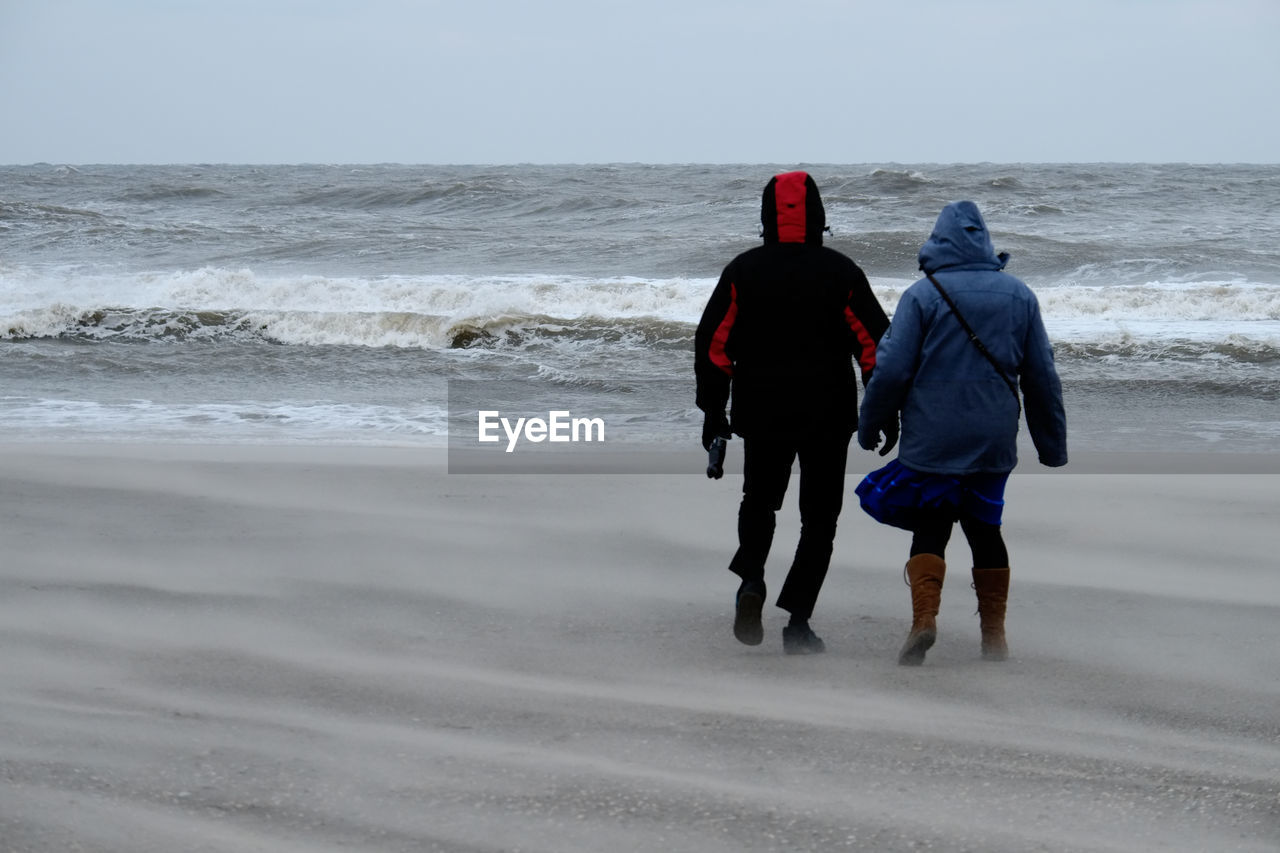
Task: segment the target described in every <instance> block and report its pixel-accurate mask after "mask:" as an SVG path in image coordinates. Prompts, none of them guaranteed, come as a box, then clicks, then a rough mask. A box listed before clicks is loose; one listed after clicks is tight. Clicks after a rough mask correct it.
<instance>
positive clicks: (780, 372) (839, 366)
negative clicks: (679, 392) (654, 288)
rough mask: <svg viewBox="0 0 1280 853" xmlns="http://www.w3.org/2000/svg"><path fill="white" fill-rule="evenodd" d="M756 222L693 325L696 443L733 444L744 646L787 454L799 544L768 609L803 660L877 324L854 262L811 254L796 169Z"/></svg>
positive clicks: (813, 219)
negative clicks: (699, 418)
mask: <svg viewBox="0 0 1280 853" xmlns="http://www.w3.org/2000/svg"><path fill="white" fill-rule="evenodd" d="M760 219H761V222H762V223H763V225H764V245H763V246H757V247H756V248H754V249H751V250H749V251H746V252H743V253H742V254H741V255H739V256H738V257H736V258H734V259H733V260H732V261H731V262H730V263H729V265H728V266H727V267H725V269H724V272H723V273H722V274H721V276H720V281H719V283H718V284H717V285H716V288H715V291H714V292H713V293H712V294H711V299H710V300H709V301H708V303H707V307H706V310H705V311H703V314H702V320H701V322H700V323H699V324H698V332H697V337H696V348H697V352H696V354H695V357H694V372H695V374H696V376H697V384H698V397H697V403H698V408H699V409H701V410H702V411H703V412H704V414H705V422H704V425H703V429H702V445H703V448H704V449H710V447H711V443H712V441H713V440H714V439H715V438H717V437H724V438H728V437H729V436H730V434H731V432H732V433H737V434H738V435H740V436H741V437H742V439H743V445H744V449H743V483H742V504H741V506H740V507H739V509H738V550H737V553H735V554H734V556H733V560H732V562H730V564H729V570H730V571H731V572H733V573H734V574H736V575H738V576H739V577H740V578H741V579H742V583H741V585H740V586H739V588H738V595H737V602H736V608H735V610H736V613H735V617H734V626H733V630H734V636H736V637H737V638H738V639H739V640H740V641H742V642H743V643H746V644H748V645H758V644H759V643H760V642H762V640H763V639H764V632H763V628H762V626H761V610H762V608H763V606H764V600H765V594H766V591H765V583H764V565H765V559H766V558H767V557H768V555H769V547H770V545H771V544H772V543H773V531H774V524H775V514H776V513H777V511H778V510H779V509H781V507H782V498H783V495H784V494H785V493H786V490H787V482H788V480H789V479H790V476H791V466H792V464H793V463H794V462H795V460H796V458H797V457H798V458H799V460H800V520H801V531H800V542H799V545H798V546H797V548H796V554H795V559H794V561H793V562H792V564H791V570H790V572H789V573H788V574H787V579H786V582H785V583H784V584H783V587H782V592H781V594H779V596H778V607H780V608H782V609H783V610H786V611H789V612H790V613H791V621H790V624H788V625H787V626H786V627H785V628H784V629H783V632H782V639H783V650H784V651H785V652H786V653H787V654H812V653H815V652H821V651H824V650H825V647H824V645H823V642H822V640H821V639H820V638H819V637H818V636H817V635H815V634H814V633H813V631H812V629H811V628H810V627H809V618H810V617H811V616H812V615H813V607H814V604H815V602H816V601H817V599H818V592H819V591H820V590H821V589H822V582H823V580H824V579H825V578H826V575H827V567H828V565H829V564H830V562H831V552H832V546H833V543H834V541H835V535H836V521H837V519H838V518H839V516H840V509H841V506H842V504H843V501H844V469H845V460H846V458H847V456H848V450H849V441H850V439H851V438H852V436H853V434H854V432H856V430H857V426H858V396H857V395H858V391H857V378H858V374H859V373H861V375H862V380H863V384H864V385H865V384H866V382H867V381H868V380H869V379H870V378H871V371H872V369H873V368H874V367H875V363H876V343H877V342H878V341H879V340H880V336H881V335H883V334H884V331H885V329H886V328H888V325H889V321H888V319H887V318H886V317H885V313H884V310H883V309H882V308H881V307H880V304H879V302H877V301H876V298H875V295H874V294H873V293H872V292H871V286H870V284H869V283H868V282H867V277H866V275H865V274H863V272H862V270H861V269H859V268H858V266H857V264H855V263H854V262H853V261H851V260H850V259H849V258H848V257H846V256H845V255H843V254H841V253H840V252H837V251H836V250H835V249H831V248H829V247H825V246H823V245H822V234H823V231H825V230H826V213H825V211H824V210H823V207H822V198H821V197H820V196H819V194H818V187H817V184H815V183H814V180H813V178H812V177H810V176H809V175H808V174H807V173H805V172H788V173H786V174H782V175H777V176H776V177H774V178H773V179H771V180H770V181H769V184H768V185H767V186H766V187H765V189H764V201H763V204H762V206H761V211H760ZM855 363H856V365H857V366H856V369H855V366H854V365H855ZM730 390H732V395H733V405H732V410H731V413H730V416H729V417H726V416H725V407H726V405H727V404H728V402H729V397H730ZM893 440H896V437H893V436H891V437H890V440H889V441H887V442H886V444H887V445H888V446H887V447H885V448H884V450H883V451H882V453H884V452H887V451H888V450H889V449H890V447H892V441H893Z"/></svg>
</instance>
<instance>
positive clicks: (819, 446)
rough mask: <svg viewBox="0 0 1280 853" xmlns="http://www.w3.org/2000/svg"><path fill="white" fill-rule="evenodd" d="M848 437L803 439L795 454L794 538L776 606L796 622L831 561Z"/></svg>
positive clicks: (809, 607)
mask: <svg viewBox="0 0 1280 853" xmlns="http://www.w3.org/2000/svg"><path fill="white" fill-rule="evenodd" d="M849 441H850V438H849V437H846V436H839V435H837V436H834V437H831V438H826V439H821V440H816V441H811V442H806V443H805V445H803V446H802V447H801V448H800V449H799V457H800V541H799V543H798V544H797V545H796V553H795V558H794V559H793V560H792V562H791V570H790V571H789V572H787V580H786V582H785V583H784V584H783V586H782V592H781V593H780V594H779V595H778V606H779V607H781V608H782V609H783V610H786V611H788V612H789V613H791V615H792V616H793V617H795V618H796V619H798V620H800V621H807V620H808V619H809V617H810V616H812V615H813V608H814V605H815V604H816V603H817V601H818V594H819V593H820V592H821V591H822V584H823V582H824V581H825V580H826V577H827V569H828V568H829V567H830V565H831V552H832V550H833V548H834V545H835V538H836V523H837V522H838V521H839V519H840V510H841V508H842V507H843V505H844V484H845V478H844V468H845V461H846V459H847V458H848V454H849Z"/></svg>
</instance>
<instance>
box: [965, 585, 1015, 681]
mask: <svg viewBox="0 0 1280 853" xmlns="http://www.w3.org/2000/svg"><path fill="white" fill-rule="evenodd" d="M973 588H974V591H975V592H977V593H978V618H979V621H980V623H981V625H982V659H983V660H1006V659H1008V657H1009V644H1008V643H1007V642H1005V638H1004V611H1005V602H1006V601H1007V600H1008V598H1009V570H1008V569H974V570H973Z"/></svg>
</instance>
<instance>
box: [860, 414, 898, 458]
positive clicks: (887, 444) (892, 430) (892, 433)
mask: <svg viewBox="0 0 1280 853" xmlns="http://www.w3.org/2000/svg"><path fill="white" fill-rule="evenodd" d="M881 433H884V447H883V448H881V450H880V455H881V456H888V455H889V452H890V451H891V450H893V448H894V447H896V446H897V444H898V419H897V418H894V419H893V420H892V421H890V422H889V423H887V424H885V425H884V426H882V427H880V428H879V429H870V428H869V427H868V426H867V425H861V426H859V427H858V446H859V447H861V448H862V449H863V450H875V449H876V448H877V447H879V446H880V434H881Z"/></svg>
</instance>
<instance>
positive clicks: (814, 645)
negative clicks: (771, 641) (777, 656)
mask: <svg viewBox="0 0 1280 853" xmlns="http://www.w3.org/2000/svg"><path fill="white" fill-rule="evenodd" d="M782 650H783V651H784V652H786V653H787V654H789V655H819V654H822V653H823V652H825V651H826V650H827V644H826V643H824V642H822V638H821V637H819V636H818V635H817V634H815V633H813V629H812V628H810V627H809V626H808V624H803V625H787V626H786V627H785V628H783V629H782Z"/></svg>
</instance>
